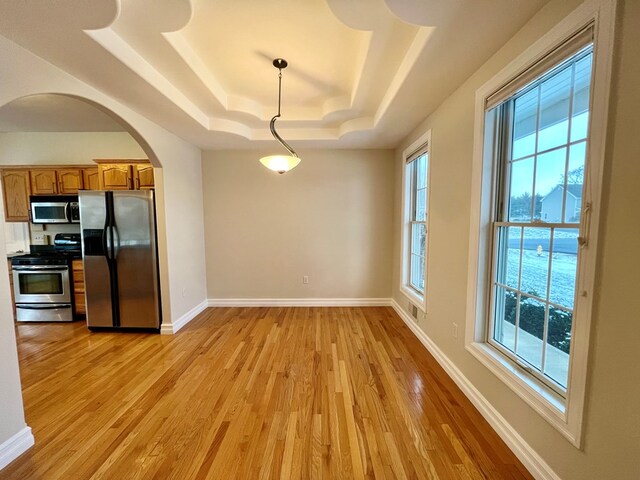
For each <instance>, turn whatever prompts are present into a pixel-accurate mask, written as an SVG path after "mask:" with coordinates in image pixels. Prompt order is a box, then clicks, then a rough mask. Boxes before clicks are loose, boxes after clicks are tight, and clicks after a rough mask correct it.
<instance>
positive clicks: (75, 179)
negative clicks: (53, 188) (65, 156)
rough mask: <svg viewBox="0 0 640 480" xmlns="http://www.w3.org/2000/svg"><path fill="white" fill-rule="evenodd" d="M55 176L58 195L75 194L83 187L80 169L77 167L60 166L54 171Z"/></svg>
mask: <svg viewBox="0 0 640 480" xmlns="http://www.w3.org/2000/svg"><path fill="white" fill-rule="evenodd" d="M56 176H57V178H58V193H59V194H60V195H76V194H77V193H78V190H80V189H82V188H83V185H84V181H83V177H82V170H81V169H79V168H60V169H58V170H57V171H56Z"/></svg>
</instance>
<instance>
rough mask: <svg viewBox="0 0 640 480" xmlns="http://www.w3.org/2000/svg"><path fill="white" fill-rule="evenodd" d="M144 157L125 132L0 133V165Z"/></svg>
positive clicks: (71, 162) (75, 162)
mask: <svg viewBox="0 0 640 480" xmlns="http://www.w3.org/2000/svg"><path fill="white" fill-rule="evenodd" d="M145 157H146V154H145V153H144V151H143V150H142V148H140V145H139V144H138V142H136V141H135V140H134V139H133V137H132V136H131V135H129V134H128V133H127V132H16V133H13V132H12V133H0V165H37V164H57V165H66V164H84V165H89V164H92V163H93V161H92V160H93V159H94V158H145Z"/></svg>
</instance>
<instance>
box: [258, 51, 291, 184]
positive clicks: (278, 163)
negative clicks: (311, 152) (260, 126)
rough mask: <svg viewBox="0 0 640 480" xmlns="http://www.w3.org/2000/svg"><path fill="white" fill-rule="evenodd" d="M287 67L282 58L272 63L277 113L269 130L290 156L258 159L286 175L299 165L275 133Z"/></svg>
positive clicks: (286, 145) (285, 144)
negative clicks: (275, 86) (283, 77)
mask: <svg viewBox="0 0 640 480" xmlns="http://www.w3.org/2000/svg"><path fill="white" fill-rule="evenodd" d="M287 65H288V64H287V61H286V60H285V59H283V58H276V59H275V60H274V61H273V66H274V67H276V68H277V69H278V113H277V114H276V115H274V116H273V118H272V119H271V122H270V123H269V129H270V130H271V135H273V138H275V139H276V140H277V141H278V142H279V143H280V145H282V146H283V147H284V148H286V149H287V151H288V152H289V154H290V155H269V156H267V157H262V158H261V159H260V163H262V165H264V166H265V167H267V168H268V169H269V170H273V171H274V172H278V173H286V172H288V171H289V170H291V169H292V168H295V167H296V166H297V165H298V164H299V163H300V157H298V154H297V153H296V152H295V151H294V150H293V148H291V147H290V146H289V144H288V143H287V142H285V141H284V140H283V139H282V137H281V136H280V135H278V132H276V120H277V119H278V118H279V117H280V103H281V100H282V69H283V68H287Z"/></svg>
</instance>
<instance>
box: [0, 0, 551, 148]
mask: <svg viewBox="0 0 640 480" xmlns="http://www.w3.org/2000/svg"><path fill="white" fill-rule="evenodd" d="M544 3H546V0H57V1H56V2H50V1H47V0H39V1H29V2H25V1H24V0H0V4H1V9H2V15H0V34H2V35H4V36H6V37H8V38H10V39H12V40H13V41H15V42H16V43H18V44H20V45H22V46H24V47H26V48H27V49H29V50H31V51H33V52H34V53H35V54H37V55H39V56H41V57H43V58H45V59H46V60H48V61H50V62H51V63H53V64H55V65H58V66H60V67H61V68H63V69H64V70H66V71H68V72H69V73H71V74H72V75H74V76H76V77H78V78H79V79H81V80H83V81H85V82H87V83H89V84H92V85H94V86H95V87H96V88H98V89H100V90H102V91H104V92H105V93H107V94H109V95H111V96H112V97H114V98H117V99H119V100H120V101H122V102H124V103H126V104H127V105H129V106H130V107H131V108H133V109H135V110H136V111H138V112H140V113H141V114H143V115H145V116H146V117H147V118H149V119H151V120H153V121H154V122H156V123H158V124H159V125H161V126H163V127H165V128H167V129H168V130H170V131H172V132H174V133H176V134H177V135H179V136H181V137H183V138H184V139H186V140H188V141H190V142H192V143H194V144H196V145H198V146H200V147H201V148H254V147H264V146H267V145H271V144H273V142H274V140H273V139H272V137H271V134H270V133H269V128H268V122H269V119H270V118H271V117H272V116H273V115H274V114H275V113H276V109H277V93H278V90H277V88H278V77H277V74H278V70H277V69H276V68H274V67H273V66H272V63H271V62H272V60H273V58H276V57H283V58H285V59H286V60H287V61H288V62H289V67H288V68H286V69H285V70H283V86H282V117H281V118H280V119H279V120H278V123H277V128H278V132H279V133H280V134H281V135H282V136H283V137H284V138H285V139H286V140H287V141H288V142H289V143H291V145H292V146H293V147H294V148H296V149H298V148H300V149H304V148H321V147H327V148H336V147H337V148H392V147H395V146H397V145H398V143H399V142H400V141H401V140H402V139H403V138H404V137H405V136H406V135H407V134H408V133H410V132H411V131H412V130H413V129H414V128H415V127H416V126H417V124H418V123H419V122H420V121H422V120H423V119H424V118H425V117H426V116H427V115H428V114H429V113H431V112H432V111H433V110H434V109H435V108H436V107H437V106H438V105H439V104H440V103H441V102H442V101H443V100H444V99H445V98H446V97H447V96H448V95H449V94H450V93H451V92H452V91H453V90H454V89H455V88H457V87H458V86H459V85H460V84H461V83H462V82H463V81H464V80H465V79H466V78H468V76H469V75H470V74H472V73H473V72H474V71H475V70H476V69H477V68H478V67H479V66H480V65H482V63H484V62H485V61H486V59H487V58H488V57H489V56H490V55H491V54H493V53H494V52H495V51H496V50H497V49H498V48H500V46H502V45H503V44H504V43H505V42H506V41H507V40H508V39H509V38H510V37H511V36H513V34H514V33H515V32H516V31H517V30H518V29H519V28H520V27H521V26H522V25H523V24H524V23H525V22H526V21H527V20H528V19H529V18H530V17H531V16H532V15H533V14H534V13H535V12H536V11H538V10H539V9H540V8H541V6H542V5H544ZM56 102H57V103H58V104H59V106H60V108H62V109H63V111H64V112H65V115H63V118H61V119H56V116H55V115H49V114H47V113H46V112H48V110H47V109H48V108H50V107H53V106H54V104H55V103H56ZM32 103H33V105H31V104H30V102H28V101H25V102H22V103H18V104H17V105H14V104H10V105H9V106H5V107H3V108H1V109H0V131H17V130H20V129H23V130H30V129H31V130H34V131H61V130H62V129H65V128H68V129H69V130H68V131H86V129H87V128H88V126H89V125H91V126H95V128H100V129H103V130H102V131H105V129H106V131H113V130H112V129H113V128H118V127H119V126H117V124H113V122H112V124H111V126H109V122H106V123H101V122H102V120H101V119H100V115H102V114H101V113H100V115H98V116H95V115H94V116H93V117H92V116H91V115H92V114H91V113H89V110H90V109H87V108H84V107H82V106H81V107H80V108H79V109H78V111H77V112H76V114H77V118H78V121H77V125H76V126H75V127H74V125H73V123H74V122H73V121H72V118H73V115H72V114H70V112H71V111H72V110H71V109H72V108H73V106H72V105H71V104H65V102H64V101H62V100H60V98H57V99H55V100H54V101H51V102H50V103H47V102H46V101H44V100H42V101H41V102H40V103H38V102H37V101H34V102H32ZM43 104H46V105H43ZM29 108H33V113H34V115H33V116H32V118H33V120H32V121H31V122H30V121H29V120H28V118H29V115H28V113H29ZM43 113H44V114H43ZM56 120H59V124H58V125H51V126H48V127H47V126H46V125H47V123H48V122H49V121H51V122H54V123H55V122H56ZM12 122H13V123H12ZM83 126H84V128H80V127H83Z"/></svg>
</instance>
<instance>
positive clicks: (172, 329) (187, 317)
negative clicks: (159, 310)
mask: <svg viewBox="0 0 640 480" xmlns="http://www.w3.org/2000/svg"><path fill="white" fill-rule="evenodd" d="M207 303H208V302H207V300H203V301H202V302H201V303H199V304H198V305H196V306H195V307H193V308H192V309H191V310H189V311H188V312H187V313H185V314H184V315H182V316H181V317H180V318H178V319H177V320H176V321H175V322H169V323H163V324H162V325H161V326H160V333H161V334H163V335H173V334H174V333H176V332H177V331H178V330H180V329H181V328H182V327H184V326H185V325H186V324H187V323H189V322H190V321H191V320H193V319H194V318H195V317H196V316H197V315H198V314H199V313H200V312H202V311H203V310H204V309H205V308H207Z"/></svg>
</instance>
